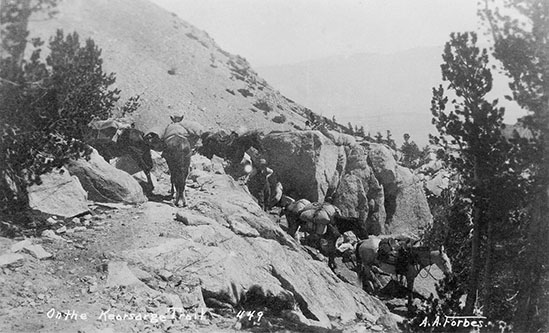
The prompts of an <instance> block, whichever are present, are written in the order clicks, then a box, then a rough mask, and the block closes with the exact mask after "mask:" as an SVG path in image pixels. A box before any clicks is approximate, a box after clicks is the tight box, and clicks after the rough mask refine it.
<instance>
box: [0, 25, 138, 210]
mask: <svg viewBox="0 0 549 333" xmlns="http://www.w3.org/2000/svg"><path fill="white" fill-rule="evenodd" d="M41 45H42V43H41V42H40V41H35V42H34V44H33V46H34V48H35V49H34V51H33V52H32V55H31V57H30V59H28V60H23V61H22V62H20V63H18V62H17V61H13V59H12V57H10V56H8V57H5V58H3V59H2V60H1V63H0V75H1V77H2V78H4V79H5V81H6V82H8V83H5V82H3V83H2V84H1V85H0V100H2V101H3V102H2V103H1V104H0V170H1V175H0V212H2V213H9V212H10V211H14V210H15V211H17V210H20V209H21V208H22V207H26V206H27V205H28V198H27V192H26V188H27V186H29V185H31V184H33V183H39V182H40V175H42V174H44V173H46V172H49V171H51V170H52V169H53V168H54V167H58V166H61V165H63V164H64V163H65V162H67V161H68V159H71V158H79V157H83V156H87V155H88V154H89V153H90V150H89V148H88V147H87V146H86V145H85V144H84V143H83V140H84V137H85V135H86V132H87V124H88V123H89V122H90V121H91V120H92V119H94V118H102V119H105V118H107V117H109V116H111V114H112V109H113V107H114V105H115V103H116V102H117V101H118V99H119V93H120V91H119V90H117V89H109V86H111V85H112V84H113V83H114V82H115V76H114V73H110V74H106V73H104V72H103V69H102V64H103V60H102V59H101V50H100V49H99V48H98V47H97V46H96V45H95V43H94V41H93V40H91V39H88V40H86V41H85V43H84V45H81V44H80V41H79V36H78V34H77V33H76V32H75V33H72V34H68V35H67V36H66V37H65V36H64V34H63V31H61V30H58V31H57V33H56V35H55V36H54V37H52V38H51V39H50V42H49V47H50V49H51V52H50V55H49V56H48V57H47V58H46V60H45V62H43V61H42V60H41V59H40V51H41V49H40V48H39V47H40V46H41ZM135 102H137V101H135ZM130 104H132V102H130ZM129 108H130V109H132V105H130V106H129Z"/></svg>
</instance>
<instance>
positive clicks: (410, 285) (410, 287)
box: [406, 268, 415, 312]
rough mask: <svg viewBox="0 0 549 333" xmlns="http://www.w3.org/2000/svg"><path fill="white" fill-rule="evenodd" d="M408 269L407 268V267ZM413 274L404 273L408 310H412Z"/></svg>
mask: <svg viewBox="0 0 549 333" xmlns="http://www.w3.org/2000/svg"><path fill="white" fill-rule="evenodd" d="M408 269H409V268H408ZM414 279H415V277H414V276H411V275H410V274H407V275H406V288H407V289H408V312H411V311H412V300H413V294H414Z"/></svg>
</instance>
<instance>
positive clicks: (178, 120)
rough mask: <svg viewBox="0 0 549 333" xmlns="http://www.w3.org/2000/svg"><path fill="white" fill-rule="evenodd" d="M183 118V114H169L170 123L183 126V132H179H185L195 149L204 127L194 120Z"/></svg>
mask: <svg viewBox="0 0 549 333" xmlns="http://www.w3.org/2000/svg"><path fill="white" fill-rule="evenodd" d="M183 118H184V116H183V115H181V116H170V119H171V121H172V124H177V125H179V126H181V127H183V132H181V133H184V134H185V137H186V138H187V140H189V143H190V144H191V146H192V147H193V149H196V148H197V147H198V146H199V141H200V138H201V136H202V135H203V134H204V133H205V132H206V128H205V127H204V126H202V125H201V124H200V123H198V122H196V121H191V120H184V119H183ZM166 129H167V128H166Z"/></svg>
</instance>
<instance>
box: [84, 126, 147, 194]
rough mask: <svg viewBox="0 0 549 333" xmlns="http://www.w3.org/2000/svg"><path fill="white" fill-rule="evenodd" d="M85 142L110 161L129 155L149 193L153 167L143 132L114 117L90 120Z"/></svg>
mask: <svg viewBox="0 0 549 333" xmlns="http://www.w3.org/2000/svg"><path fill="white" fill-rule="evenodd" d="M88 127H89V130H88V132H87V135H86V143H87V144H89V145H90V146H92V147H94V148H95V149H96V150H97V152H98V153H99V154H100V155H101V156H103V158H104V159H105V160H106V161H107V162H110V160H111V159H113V158H115V157H121V156H124V155H129V156H131V157H132V159H133V160H134V161H135V162H136V163H137V165H138V166H139V168H140V169H141V170H143V172H144V173H145V176H146V177H147V188H146V191H147V192H148V193H151V192H152V190H153V184H152V179H151V175H150V173H151V169H152V167H153V162H152V157H151V149H150V147H149V146H148V144H147V143H146V142H145V140H144V133H143V132H141V131H140V130H138V129H136V128H134V127H133V126H132V125H130V124H126V123H124V122H122V121H119V120H116V119H112V118H110V119H107V120H99V119H96V120H92V121H91V122H90V123H89V124H88Z"/></svg>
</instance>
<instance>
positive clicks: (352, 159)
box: [334, 146, 386, 235]
mask: <svg viewBox="0 0 549 333" xmlns="http://www.w3.org/2000/svg"><path fill="white" fill-rule="evenodd" d="M334 204H335V205H336V206H337V207H338V208H339V209H340V210H341V212H342V214H343V215H345V216H350V217H358V218H360V219H361V220H362V221H363V223H365V225H366V227H367V230H368V233H369V234H374V235H379V234H380V233H383V232H384V231H385V229H384V223H385V217H386V215H385V206H384V192H383V187H382V186H381V185H380V184H379V182H378V180H377V179H376V177H375V175H374V172H373V171H372V168H371V167H370V166H369V165H368V155H367V151H366V150H365V148H364V147H362V146H354V147H352V148H351V149H350V151H349V155H348V157H347V163H346V168H345V173H344V175H343V177H342V178H341V181H340V183H339V186H338V188H337V192H336V195H335V198H334Z"/></svg>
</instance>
